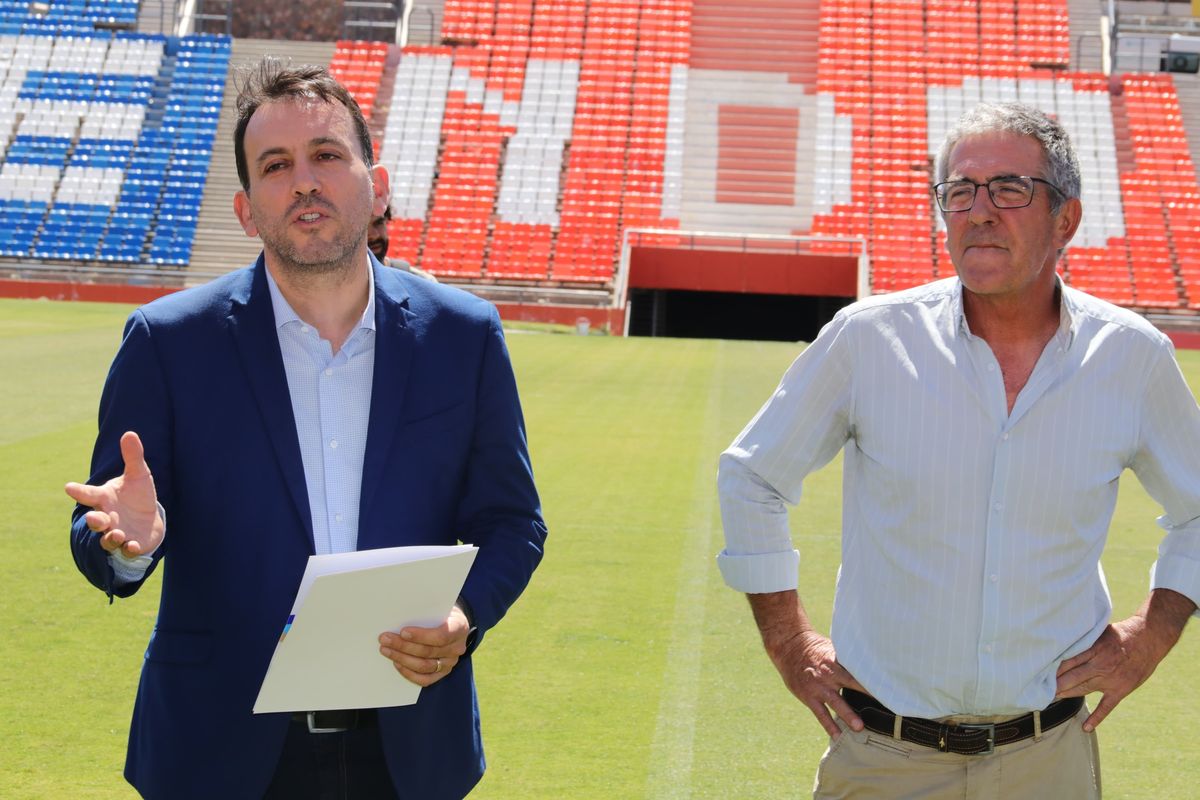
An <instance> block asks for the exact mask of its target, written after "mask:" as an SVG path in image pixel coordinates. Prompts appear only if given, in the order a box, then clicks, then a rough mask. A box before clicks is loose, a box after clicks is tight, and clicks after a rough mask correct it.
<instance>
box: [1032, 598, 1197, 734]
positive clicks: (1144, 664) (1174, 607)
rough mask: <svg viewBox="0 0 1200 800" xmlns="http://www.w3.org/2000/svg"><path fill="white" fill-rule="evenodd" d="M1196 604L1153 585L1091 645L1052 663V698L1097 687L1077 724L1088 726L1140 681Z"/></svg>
mask: <svg viewBox="0 0 1200 800" xmlns="http://www.w3.org/2000/svg"><path fill="white" fill-rule="evenodd" d="M1195 610H1196V605H1195V603H1193V602H1192V601H1191V600H1189V599H1187V598H1186V597H1184V596H1183V595H1181V594H1178V593H1177V592H1173V591H1170V590H1169V589H1156V590H1155V591H1154V592H1152V593H1151V595H1150V599H1148V600H1147V601H1146V603H1145V604H1144V605H1143V606H1142V607H1141V608H1140V609H1138V612H1137V613H1136V614H1134V615H1133V616H1132V617H1130V618H1129V619H1125V620H1122V621H1120V622H1116V623H1113V624H1111V625H1109V626H1108V627H1107V628H1105V629H1104V631H1103V632H1102V633H1101V634H1100V638H1099V639H1097V640H1096V642H1095V644H1093V645H1092V646H1091V647H1089V648H1088V649H1087V650H1084V651H1083V652H1082V653H1080V654H1079V655H1077V656H1075V657H1073V658H1069V659H1067V660H1066V661H1064V662H1062V663H1061V664H1060V665H1059V667H1058V691H1057V694H1056V695H1055V696H1056V697H1082V696H1084V695H1086V694H1088V693H1089V692H1103V695H1102V696H1101V698H1100V703H1099V704H1098V705H1097V706H1096V709H1095V710H1094V711H1093V712H1092V713H1091V716H1089V717H1088V718H1087V720H1085V721H1084V723H1083V729H1084V730H1085V731H1089V732H1090V731H1092V730H1094V729H1095V727H1096V726H1097V725H1099V724H1100V723H1101V722H1102V721H1103V720H1104V718H1105V717H1107V716H1108V714H1109V712H1110V711H1112V710H1113V709H1114V708H1116V707H1117V704H1118V703H1120V702H1121V701H1122V700H1124V699H1125V697H1126V696H1128V695H1129V694H1130V693H1131V692H1133V690H1134V689H1136V688H1138V687H1139V686H1141V685H1142V684H1143V683H1144V682H1145V681H1146V679H1147V678H1149V677H1150V675H1151V673H1153V672H1154V669H1155V667H1157V666H1158V662H1160V661H1162V660H1163V658H1164V657H1165V656H1166V655H1167V653H1168V652H1169V651H1170V650H1171V648H1172V647H1173V646H1174V645H1175V642H1176V641H1178V640H1179V635H1180V634H1181V633H1182V632H1183V626H1184V625H1185V624H1186V623H1187V620H1188V618H1189V617H1190V616H1191V614H1192V612H1193V611H1195Z"/></svg>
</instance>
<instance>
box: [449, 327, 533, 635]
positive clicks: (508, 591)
mask: <svg viewBox="0 0 1200 800" xmlns="http://www.w3.org/2000/svg"><path fill="white" fill-rule="evenodd" d="M479 369H480V380H479V381H478V383H477V386H478V387H479V389H478V391H479V396H478V397H477V398H476V408H477V415H476V419H475V429H474V432H473V434H472V442H471V455H470V459H469V461H468V466H467V472H466V477H465V482H464V490H463V495H462V502H461V503H460V504H459V508H458V518H457V524H456V530H457V531H458V532H459V538H460V539H461V540H462V541H463V542H465V543H468V544H473V545H475V546H477V547H478V548H479V552H478V553H477V554H476V556H475V563H474V565H473V566H472V568H471V572H470V575H468V577H467V580H466V583H465V584H464V586H463V590H462V596H463V598H464V599H465V600H466V601H467V603H468V605H469V606H470V609H471V613H472V614H473V616H474V620H473V622H474V624H475V626H476V627H477V628H478V635H477V637H476V639H475V642H474V645H475V646H477V645H478V643H479V639H480V638H481V637H482V634H483V632H484V631H486V630H487V629H488V628H491V627H492V626H493V625H495V624H496V623H497V622H499V621H500V618H501V617H503V616H504V613H505V612H506V611H507V610H508V607H509V606H510V605H512V603H513V602H514V601H515V600H516V599H517V597H518V596H519V595H520V594H521V592H522V591H523V590H524V588H525V586H526V584H528V583H529V578H530V576H531V575H532V574H533V570H534V568H536V567H537V565H538V562H540V561H541V559H542V552H543V547H544V544H545V540H546V533H547V531H546V524H545V522H544V521H543V519H542V512H541V505H540V502H539V500H538V494H537V489H536V488H535V487H534V483H533V469H532V466H531V464H530V460H529V449H528V445H527V441H526V436H525V421H524V419H523V416H522V414H521V403H520V400H519V399H518V396H517V383H516V379H515V377H514V375H513V369H512V364H511V362H510V360H509V356H508V348H507V347H506V346H505V343H504V332H503V329H502V328H501V326H500V317H499V315H498V314H497V313H496V311H495V309H494V308H493V309H491V315H490V318H489V320H488V328H487V341H486V344H485V347H484V348H483V355H482V358H481V363H480V365H479Z"/></svg>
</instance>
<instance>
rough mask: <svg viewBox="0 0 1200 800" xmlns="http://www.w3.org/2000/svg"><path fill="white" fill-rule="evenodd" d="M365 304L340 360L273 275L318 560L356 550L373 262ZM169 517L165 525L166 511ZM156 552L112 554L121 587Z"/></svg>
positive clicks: (370, 360) (367, 409) (371, 354)
mask: <svg viewBox="0 0 1200 800" xmlns="http://www.w3.org/2000/svg"><path fill="white" fill-rule="evenodd" d="M367 280H368V291H367V298H368V299H367V307H366V309H365V310H364V311H363V315H362V319H361V321H360V322H359V324H358V327H356V328H355V329H354V331H353V332H352V333H351V334H350V336H349V337H348V338H347V339H346V342H345V343H344V344H343V345H342V347H341V349H340V350H338V352H337V354H336V355H335V354H334V353H333V352H332V347H331V346H330V344H329V342H328V341H326V340H324V339H322V338H321V337H320V335H319V334H318V333H317V331H316V329H315V328H313V327H312V326H311V325H309V324H307V323H305V322H304V321H303V320H302V319H300V317H299V316H298V315H297V314H296V312H295V310H294V309H293V308H292V307H291V305H289V304H288V301H287V300H286V299H284V296H283V293H282V292H281V291H280V290H279V285H278V284H277V283H276V282H275V279H274V278H273V277H272V276H271V272H270V270H267V287H268V289H269V290H270V292H271V307H272V309H273V311H274V314H275V332H276V334H277V335H278V337H279V350H280V352H281V353H282V354H283V368H284V371H285V373H286V374H287V382H288V393H289V394H290V395H291V399H292V414H293V416H294V417H295V420H296V436H297V438H298V439H299V442H300V457H301V459H302V460H303V462H304V480H305V483H306V484H307V488H308V506H309V510H310V512H311V513H312V526H313V543H314V545H315V547H316V552H317V555H324V554H328V553H345V552H349V551H352V550H355V549H357V545H358V501H359V495H360V492H361V489H362V469H363V455H364V453H365V452H366V448H367V424H368V422H369V421H370V414H371V381H372V379H373V377H374V374H375V276H374V273H373V272H372V270H371V268H370V264H369V263H368V264H367ZM159 510H160V513H163V519H164V521H165V519H166V514H165V512H162V507H161V506H159ZM152 560H153V559H152V558H151V554H149V553H147V554H145V555H140V556H135V557H133V558H128V557H126V556H124V555H122V554H121V553H120V551H118V552H116V553H112V554H110V555H109V562H110V563H111V564H112V566H113V574H114V576H115V578H116V582H117V583H118V584H122V583H133V582H134V581H137V580H140V579H141V577H142V576H143V575H144V574H145V573H146V570H147V569H149V567H150V564H151V562H152Z"/></svg>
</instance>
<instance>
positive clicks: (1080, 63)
mask: <svg viewBox="0 0 1200 800" xmlns="http://www.w3.org/2000/svg"><path fill="white" fill-rule="evenodd" d="M1107 8H1108V3H1106V2H1104V0H1067V13H1068V14H1069V15H1070V29H1071V69H1073V70H1077V71H1080V72H1100V71H1102V69H1103V67H1102V65H1101V55H1102V53H1103V50H1102V49H1101V42H1100V17H1101V16H1103V15H1104V14H1105V13H1107V11H1106V9H1107Z"/></svg>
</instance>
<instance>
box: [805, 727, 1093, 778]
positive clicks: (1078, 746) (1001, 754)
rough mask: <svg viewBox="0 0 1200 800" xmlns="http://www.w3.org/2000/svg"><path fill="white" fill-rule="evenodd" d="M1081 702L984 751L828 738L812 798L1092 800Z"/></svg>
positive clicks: (876, 737)
mask: <svg viewBox="0 0 1200 800" xmlns="http://www.w3.org/2000/svg"><path fill="white" fill-rule="evenodd" d="M1087 716H1088V710H1087V706H1084V707H1083V708H1081V709H1080V711H1079V714H1078V716H1076V717H1075V719H1072V720H1067V721H1066V722H1064V723H1062V724H1061V725H1059V726H1058V727H1056V728H1054V729H1052V730H1049V731H1046V732H1045V733H1044V734H1042V737H1041V738H1040V739H1032V738H1030V739H1026V740H1024V741H1021V742H1015V743H1013V744H1009V745H1002V746H1000V747H997V748H996V751H995V752H994V753H992V754H990V755H978V756H964V755H958V754H957V753H939V752H938V751H937V750H934V749H932V748H928V747H922V746H921V745H918V744H913V743H911V742H904V741H900V740H899V739H894V738H892V737H890V736H884V735H882V734H878V733H873V732H871V731H866V730H864V731H862V732H861V733H855V732H853V731H852V730H850V728H849V727H847V726H846V724H845V723H843V722H842V721H841V720H838V726H839V727H841V729H842V735H841V736H840V737H838V738H837V739H836V740H833V741H831V742H830V744H829V749H828V750H826V751H825V755H824V756H822V758H821V764H820V766H819V767H818V768H817V779H816V782H815V783H814V785H813V798H814V800H879V799H886V800H902V799H903V798H921V800H951V798H953V800H1027V799H1028V800H1035V799H1036V798H1052V800H1099V798H1100V753H1099V748H1098V746H1097V742H1096V733H1095V731H1093V732H1091V733H1084V731H1083V721H1084V720H1085V719H1087Z"/></svg>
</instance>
